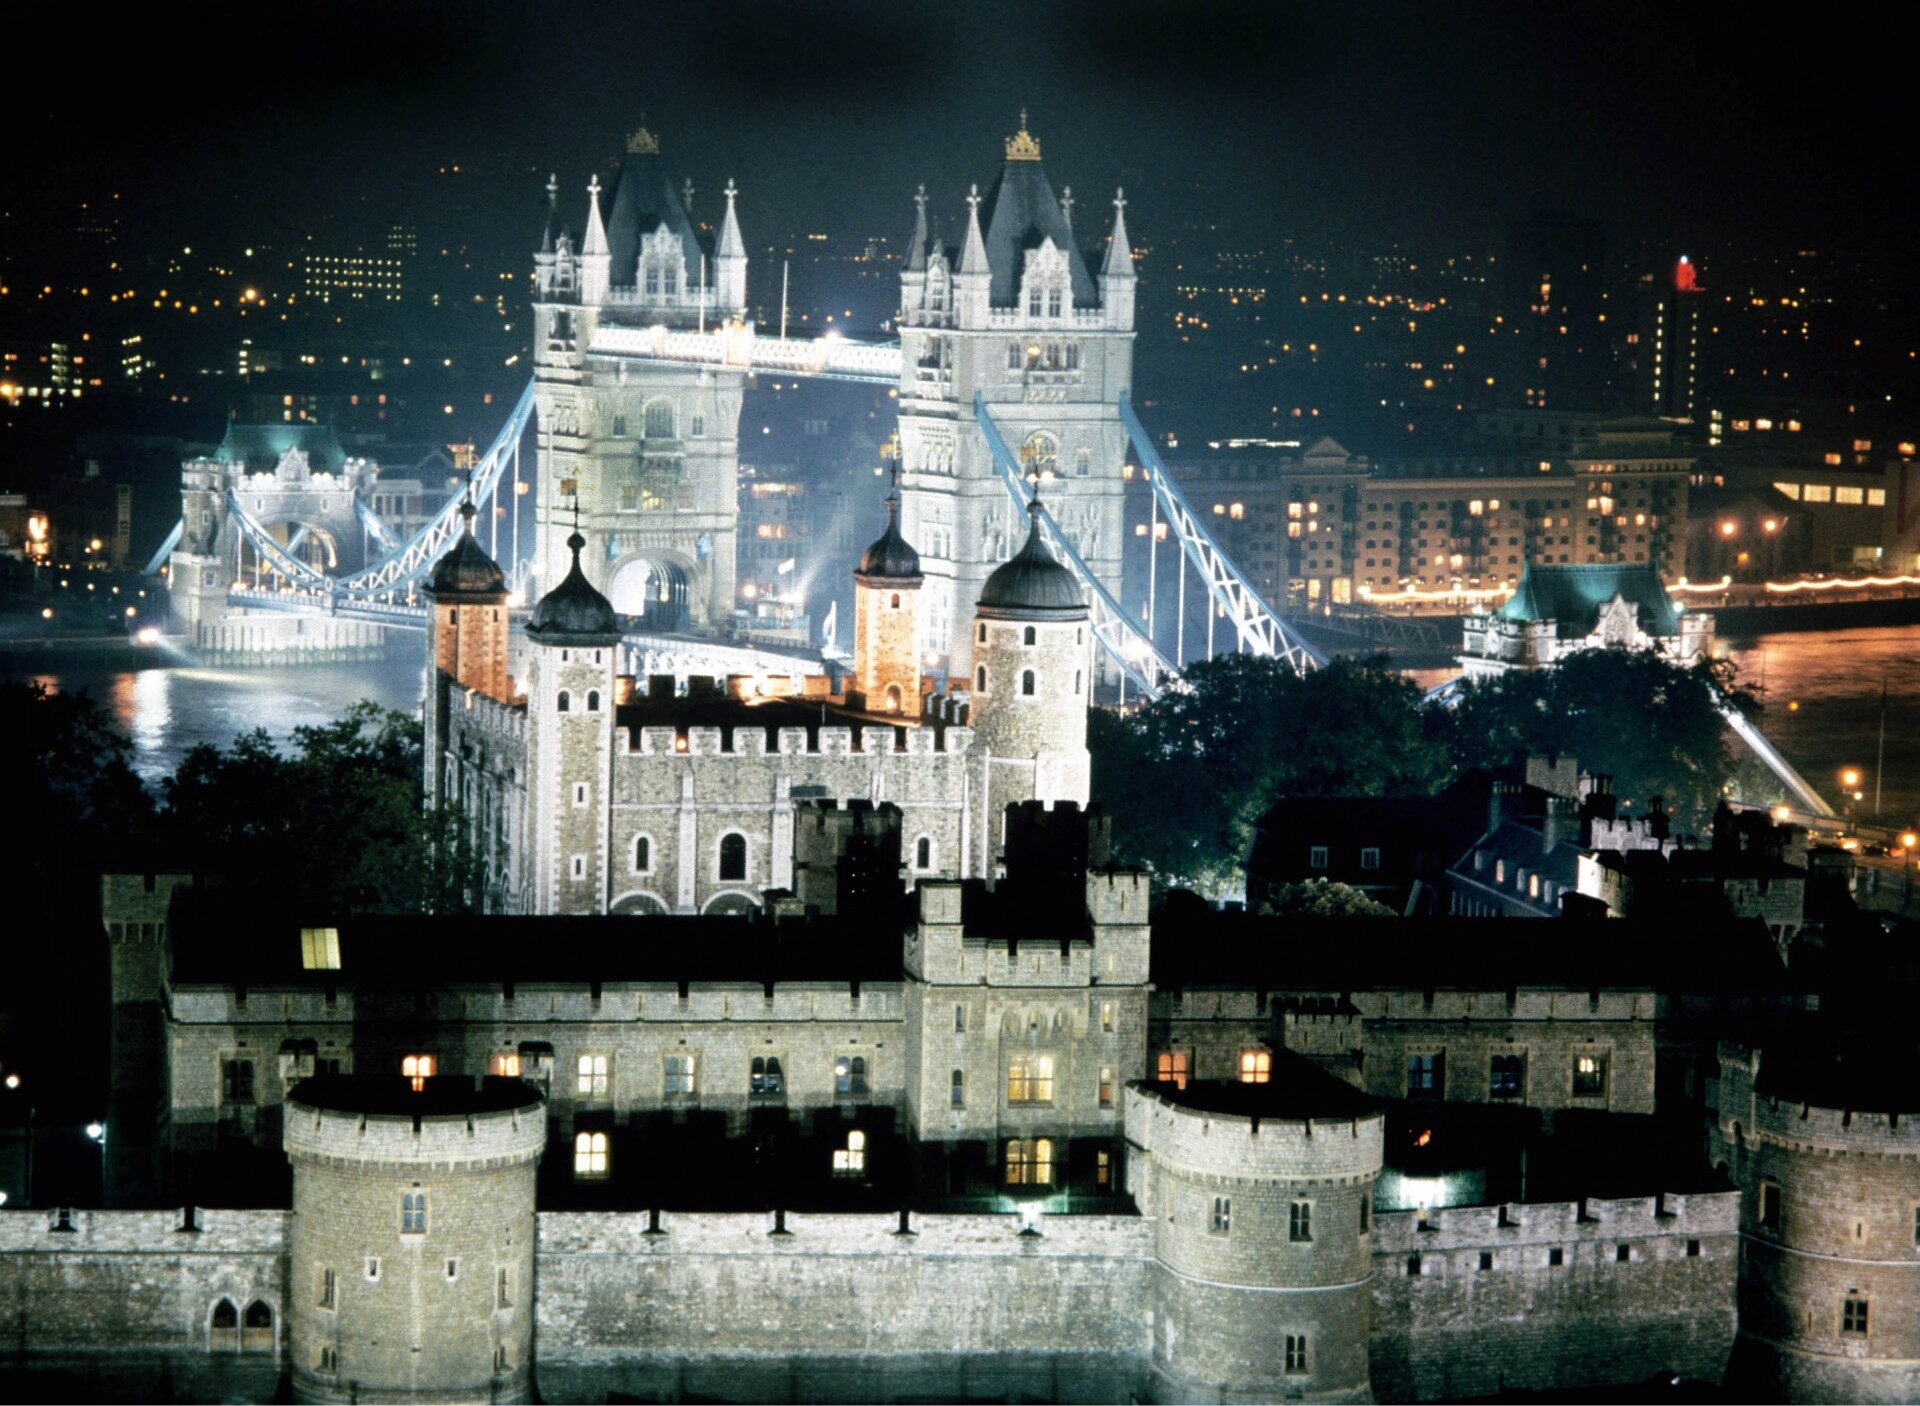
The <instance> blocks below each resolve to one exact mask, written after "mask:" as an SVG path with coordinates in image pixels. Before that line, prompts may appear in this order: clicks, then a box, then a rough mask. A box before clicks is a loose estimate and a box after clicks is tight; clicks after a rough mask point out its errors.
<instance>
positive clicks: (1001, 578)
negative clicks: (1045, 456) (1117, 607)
mask: <svg viewBox="0 0 1920 1406" xmlns="http://www.w3.org/2000/svg"><path fill="white" fill-rule="evenodd" d="M1029 511H1030V522H1029V526H1028V528H1027V541H1026V545H1025V546H1023V547H1022V548H1021V549H1020V550H1019V551H1018V552H1016V553H1015V554H1014V556H1013V559H1012V560H1011V561H1008V562H1004V563H1002V564H1001V565H1000V566H998V567H996V568H995V569H994V572H993V574H992V575H991V576H989V577H987V584H986V585H985V586H984V587H982V588H981V591H980V602H979V604H980V608H981V609H982V610H986V611H993V612H1005V613H1007V614H1009V615H1011V616H1012V618H1014V619H1026V618H1029V617H1032V618H1041V619H1044V618H1047V617H1049V616H1056V615H1065V614H1069V613H1071V614H1074V615H1085V614H1086V611H1087V597H1086V593H1085V592H1084V591H1082V590H1081V589H1080V583H1079V582H1078V581H1076V580H1074V579H1073V573H1072V572H1071V571H1069V570H1067V568H1066V567H1065V566H1064V565H1062V564H1061V562H1060V561H1059V560H1058V559H1057V558H1056V557H1055V556H1054V555H1053V553H1052V552H1050V551H1048V550H1047V544H1046V543H1045V542H1043V541H1041V540H1040V509H1039V504H1038V503H1035V504H1033V505H1032V506H1031V508H1030V510H1029Z"/></svg>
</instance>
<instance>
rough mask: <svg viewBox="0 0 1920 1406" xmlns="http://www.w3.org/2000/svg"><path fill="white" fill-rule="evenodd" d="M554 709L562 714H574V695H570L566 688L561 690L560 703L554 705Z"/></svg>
mask: <svg viewBox="0 0 1920 1406" xmlns="http://www.w3.org/2000/svg"><path fill="white" fill-rule="evenodd" d="M554 708H555V710H556V711H558V712H562V713H569V712H572V711H573V695H571V694H570V693H568V692H567V691H566V690H565V689H564V688H563V689H561V690H560V698H559V701H558V702H556V703H555V704H554Z"/></svg>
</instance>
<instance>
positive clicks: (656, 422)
mask: <svg viewBox="0 0 1920 1406" xmlns="http://www.w3.org/2000/svg"><path fill="white" fill-rule="evenodd" d="M647 438H648V439H672V438H673V403H672V402H671V401H666V400H656V401H654V402H653V404H651V405H649V406H648V407H647Z"/></svg>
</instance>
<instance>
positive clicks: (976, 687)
mask: <svg viewBox="0 0 1920 1406" xmlns="http://www.w3.org/2000/svg"><path fill="white" fill-rule="evenodd" d="M1028 633H1029V634H1031V633H1032V631H1031V630H1029V631H1028ZM1082 673H1083V671H1082V670H1079V669H1075V670H1074V671H1073V693H1074V697H1076V698H1077V697H1079V696H1080V689H1081V686H1082V682H1083V680H1082V677H1081V675H1082ZM973 691H974V692H975V693H982V694H984V693H986V692H987V666H986V665H985V664H976V665H974V669H973ZM1039 691H1040V676H1039V675H1038V674H1036V673H1035V672H1034V671H1033V670H1032V669H1022V670H1021V671H1020V696H1021V697H1022V698H1032V697H1034V696H1035V695H1037V694H1038V693H1039Z"/></svg>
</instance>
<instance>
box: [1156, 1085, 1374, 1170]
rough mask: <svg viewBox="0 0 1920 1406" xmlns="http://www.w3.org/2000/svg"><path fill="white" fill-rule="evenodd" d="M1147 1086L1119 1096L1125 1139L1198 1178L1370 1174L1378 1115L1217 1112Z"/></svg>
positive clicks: (1372, 1165)
mask: <svg viewBox="0 0 1920 1406" xmlns="http://www.w3.org/2000/svg"><path fill="white" fill-rule="evenodd" d="M1181 1097H1182V1096H1181V1095H1180V1094H1178V1093H1173V1094H1169V1093H1165V1092H1162V1091H1161V1090H1160V1089H1159V1088H1158V1087H1156V1086H1153V1085H1146V1084H1134V1085H1130V1086H1129V1087H1128V1089H1127V1094H1126V1127H1127V1141H1128V1142H1130V1143H1132V1144H1134V1145H1135V1146H1137V1147H1140V1148H1144V1149H1145V1150H1146V1152H1147V1154H1148V1155H1149V1156H1150V1157H1152V1158H1153V1160H1154V1161H1155V1162H1156V1163H1158V1164H1162V1165H1166V1166H1169V1167H1172V1168H1175V1169H1177V1170H1180V1171H1184V1172H1187V1173H1190V1174H1197V1175H1200V1176H1218V1177H1229V1178H1241V1179H1249V1180H1268V1181H1290V1180H1298V1179H1300V1178H1303V1177H1355V1176H1359V1177H1368V1176H1373V1175H1375V1174H1377V1173H1378V1172H1379V1170H1380V1166H1381V1158H1382V1150H1383V1147H1384V1127H1385V1123H1384V1119H1383V1117H1382V1115H1381V1114H1379V1113H1377V1112H1374V1113H1363V1114H1359V1115H1356V1116H1352V1117H1332V1118H1318V1117H1311V1116H1308V1117H1287V1116H1284V1115H1280V1116H1273V1117H1264V1116H1258V1115H1251V1114H1245V1113H1225V1112H1217V1111H1214V1110H1212V1109H1208V1108H1205V1107H1201V1106H1196V1105H1195V1104H1193V1103H1183V1102H1180V1101H1178V1100H1179V1099H1180V1098H1181Z"/></svg>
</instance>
